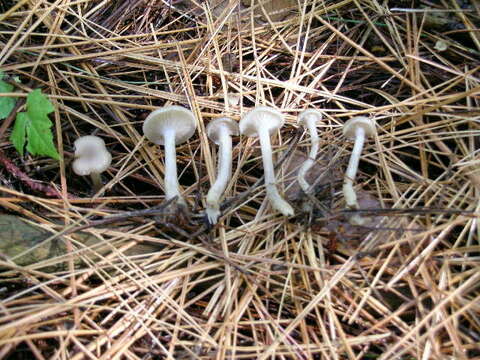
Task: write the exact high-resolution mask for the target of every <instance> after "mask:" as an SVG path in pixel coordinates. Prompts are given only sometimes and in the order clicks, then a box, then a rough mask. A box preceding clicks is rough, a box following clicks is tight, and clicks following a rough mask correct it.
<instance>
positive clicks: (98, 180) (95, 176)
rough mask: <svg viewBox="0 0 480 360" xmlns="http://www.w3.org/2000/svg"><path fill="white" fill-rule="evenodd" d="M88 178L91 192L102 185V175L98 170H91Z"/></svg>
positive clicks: (96, 190) (97, 189)
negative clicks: (90, 183)
mask: <svg viewBox="0 0 480 360" xmlns="http://www.w3.org/2000/svg"><path fill="white" fill-rule="evenodd" d="M90 178H91V179H92V187H93V192H94V193H95V194H96V193H98V192H99V191H100V189H101V188H102V187H103V182H102V176H101V175H100V173H98V172H92V173H90Z"/></svg>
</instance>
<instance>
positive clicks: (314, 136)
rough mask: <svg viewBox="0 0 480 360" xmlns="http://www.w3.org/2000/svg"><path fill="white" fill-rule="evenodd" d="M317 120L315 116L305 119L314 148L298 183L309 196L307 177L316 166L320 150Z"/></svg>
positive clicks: (299, 173)
mask: <svg viewBox="0 0 480 360" xmlns="http://www.w3.org/2000/svg"><path fill="white" fill-rule="evenodd" d="M316 120H317V116H315V115H307V116H306V117H305V119H304V123H305V125H306V127H307V129H308V132H309V133H310V137H311V142H312V147H311V148H310V154H309V155H308V159H307V160H306V161H305V162H304V163H303V165H302V167H301V168H300V170H299V172H298V177H297V179H298V183H299V184H300V187H301V188H302V190H303V191H304V192H305V193H306V194H307V193H309V191H310V184H309V183H308V182H307V180H306V179H305V176H306V174H307V172H308V170H310V168H311V167H312V166H313V164H315V159H316V158H317V154H318V149H319V147H320V139H319V137H318V132H317V127H316V125H315V124H316Z"/></svg>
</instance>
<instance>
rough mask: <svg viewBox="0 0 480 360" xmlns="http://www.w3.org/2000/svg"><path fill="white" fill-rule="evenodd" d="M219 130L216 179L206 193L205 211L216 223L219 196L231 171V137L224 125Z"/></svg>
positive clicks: (212, 221)
mask: <svg viewBox="0 0 480 360" xmlns="http://www.w3.org/2000/svg"><path fill="white" fill-rule="evenodd" d="M219 131H220V134H219V135H218V140H219V148H218V154H219V159H218V173H217V179H216V180H215V183H214V184H213V185H212V187H211V188H210V190H209V191H208V194H207V208H206V213H207V217H208V219H209V221H210V223H211V224H215V223H217V220H218V217H219V216H220V204H219V201H220V197H221V196H222V194H223V192H224V191H225V188H226V187H227V183H228V179H230V176H231V173H232V138H231V136H230V132H229V131H228V129H227V128H226V127H224V126H222V127H221V128H220V130H219Z"/></svg>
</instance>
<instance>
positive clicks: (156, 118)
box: [143, 105, 197, 145]
mask: <svg viewBox="0 0 480 360" xmlns="http://www.w3.org/2000/svg"><path fill="white" fill-rule="evenodd" d="M196 127H197V124H196V122H195V117H194V116H193V113H192V112H191V111H190V110H188V109H186V108H184V107H182V106H178V105H172V106H165V107H163V108H160V109H157V110H155V111H153V112H152V113H150V115H148V116H147V118H146V119H145V122H144V123H143V133H144V134H145V136H146V138H147V139H148V140H150V141H151V142H153V143H154V144H157V145H164V144H165V141H164V138H163V136H164V135H163V134H164V132H165V130H166V129H167V128H169V129H172V128H173V129H175V145H178V144H182V143H184V142H185V141H187V140H188V139H189V138H191V137H192V136H193V134H194V133H195V129H196Z"/></svg>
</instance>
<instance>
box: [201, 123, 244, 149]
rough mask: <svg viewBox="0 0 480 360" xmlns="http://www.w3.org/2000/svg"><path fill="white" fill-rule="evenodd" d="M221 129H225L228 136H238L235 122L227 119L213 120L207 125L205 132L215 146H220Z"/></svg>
mask: <svg viewBox="0 0 480 360" xmlns="http://www.w3.org/2000/svg"><path fill="white" fill-rule="evenodd" d="M222 128H225V129H226V130H227V131H228V134H230V136H238V134H239V128H238V124H237V122H236V121H234V120H232V119H230V118H227V117H222V118H218V119H215V120H213V121H211V122H210V123H209V124H208V125H207V128H206V130H207V135H208V138H209V139H210V140H212V141H213V142H214V143H215V144H217V145H219V144H220V134H221V130H222Z"/></svg>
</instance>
